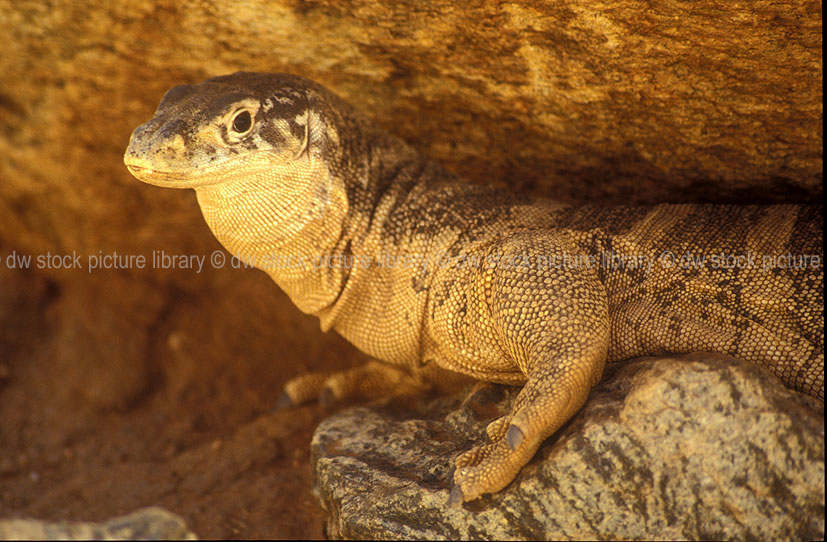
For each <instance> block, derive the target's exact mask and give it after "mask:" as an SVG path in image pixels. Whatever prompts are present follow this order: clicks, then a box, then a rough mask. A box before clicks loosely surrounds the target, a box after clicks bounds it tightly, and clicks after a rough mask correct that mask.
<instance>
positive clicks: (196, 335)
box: [0, 250, 354, 539]
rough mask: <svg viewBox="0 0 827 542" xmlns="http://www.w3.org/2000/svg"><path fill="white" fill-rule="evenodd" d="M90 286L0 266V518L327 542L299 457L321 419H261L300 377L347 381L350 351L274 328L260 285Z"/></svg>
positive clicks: (258, 278) (272, 291) (301, 412)
mask: <svg viewBox="0 0 827 542" xmlns="http://www.w3.org/2000/svg"><path fill="white" fill-rule="evenodd" d="M9 254H10V252H9V251H2V250H0V256H2V258H3V259H4V262H5V258H7V257H8V255H9ZM61 275H62V276H61ZM87 275H88V276H86V277H84V276H83V275H82V274H81V273H79V272H78V271H77V270H70V271H63V272H61V273H57V274H52V275H51V276H44V275H42V274H36V273H35V272H33V271H20V270H15V269H9V268H8V266H5V265H0V309H2V312H0V324H1V325H0V518H10V517H30V518H39V519H50V520H54V519H71V520H83V521H101V520H104V519H107V518H110V517H113V516H116V515H120V514H124V513H128V512H131V511H133V510H135V509H137V508H139V507H142V506H147V505H158V506H162V507H164V508H166V509H168V510H170V511H171V512H174V513H176V514H179V515H181V516H182V517H183V518H184V519H185V520H186V521H187V523H188V525H189V527H190V528H191V529H192V530H193V531H194V532H195V533H196V534H197V535H198V536H199V537H202V538H225V537H235V538H309V539H318V538H323V536H324V533H323V522H322V512H321V509H320V508H319V505H318V504H317V502H316V499H315V498H314V496H313V495H312V493H311V474H310V467H309V451H308V450H309V448H308V445H309V441H310V437H311V435H312V432H313V430H314V428H315V427H316V425H317V424H318V423H319V421H320V420H321V419H322V418H323V417H324V416H325V412H323V411H322V409H321V408H320V407H318V406H308V407H301V408H297V409H292V410H285V411H277V412H273V411H272V406H273V405H274V404H275V401H276V400H277V398H278V396H279V393H280V390H281V386H282V385H283V384H284V382H285V381H286V380H287V379H288V378H290V377H291V376H292V375H294V374H296V372H297V370H301V368H304V369H315V370H321V369H325V368H330V369H333V368H337V367H344V366H345V365H346V364H347V362H348V360H349V359H350V358H352V357H353V355H354V351H353V350H352V348H351V347H350V346H349V345H347V344H346V343H344V341H342V340H341V339H340V338H338V337H337V336H335V335H333V334H322V333H321V332H320V331H319V329H318V323H317V321H316V320H315V319H313V318H309V317H307V318H303V317H301V316H299V317H297V315H296V313H297V312H298V311H296V310H295V309H292V312H291V313H288V314H287V315H283V314H282V312H283V311H282V310H280V307H284V306H286V302H287V300H286V298H285V297H284V295H283V294H281V292H280V291H279V290H278V288H277V287H276V286H275V285H273V284H272V283H271V282H270V281H269V279H268V278H267V277H266V276H265V275H264V274H263V273H260V272H258V271H254V270H231V269H225V270H220V271H219V270H205V271H204V272H203V273H202V274H201V275H198V274H194V273H193V272H192V271H184V270H179V271H177V272H175V273H174V274H173V283H176V282H177V283H179V284H186V285H187V287H186V288H181V287H180V286H173V287H171V288H165V289H159V290H156V289H155V288H154V287H153V286H150V287H148V288H144V289H141V288H143V286H141V284H142V283H141V282H140V281H135V282H134V283H133V281H132V277H131V275H130V274H129V273H123V274H122V273H115V272H113V273H103V274H102V275H95V274H87ZM67 282H68V283H71V284H72V285H73V286H72V287H71V288H68V289H64V288H63V287H62V286H59V285H62V284H64V283H67ZM211 283H212V284H213V285H218V286H219V287H218V289H216V290H215V291H212V292H210V291H202V288H206V287H207V285H209V284H211ZM159 288H160V287H159ZM210 288H212V286H210ZM255 291H258V292H261V293H259V294H256V296H255V297H253V296H251V295H250V294H249V292H255ZM113 305H114V308H113ZM136 305H139V306H142V307H143V309H144V310H143V311H135V310H134V309H133V310H132V311H131V312H123V311H120V310H119V306H120V307H123V308H124V310H125V309H126V308H127V307H133V308H134V307H135V306H136ZM136 312H137V313H138V314H140V313H142V312H143V313H144V314H151V315H153V317H152V318H150V319H148V321H147V322H140V321H139V320H140V318H138V319H136V318H135V316H134V314H135V313H136ZM280 315H281V316H280ZM285 327H286V328H287V329H285ZM291 327H292V329H290V328H291ZM285 332H286V333H285ZM144 346H145V348H144ZM228 353H229V354H228Z"/></svg>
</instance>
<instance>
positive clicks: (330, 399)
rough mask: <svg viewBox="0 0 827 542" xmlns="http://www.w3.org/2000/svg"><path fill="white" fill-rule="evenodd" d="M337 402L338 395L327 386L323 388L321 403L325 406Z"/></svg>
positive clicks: (320, 396) (320, 395)
mask: <svg viewBox="0 0 827 542" xmlns="http://www.w3.org/2000/svg"><path fill="white" fill-rule="evenodd" d="M335 402H336V395H335V394H334V393H333V390H331V389H330V388H328V387H325V388H324V389H323V390H322V393H320V394H319V404H320V405H322V406H323V407H329V406H332V405H333V404H334V403H335Z"/></svg>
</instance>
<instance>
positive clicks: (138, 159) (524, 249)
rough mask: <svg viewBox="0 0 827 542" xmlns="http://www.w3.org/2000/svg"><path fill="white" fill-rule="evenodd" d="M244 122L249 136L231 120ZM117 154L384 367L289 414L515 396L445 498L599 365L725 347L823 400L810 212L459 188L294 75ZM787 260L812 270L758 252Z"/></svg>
mask: <svg viewBox="0 0 827 542" xmlns="http://www.w3.org/2000/svg"><path fill="white" fill-rule="evenodd" d="M243 111H248V112H249V113H250V115H251V118H252V126H251V127H249V128H247V123H245V122H241V123H240V124H237V125H234V124H233V121H234V119H235V118H236V117H237V116H238V115H239V114H241V112H243ZM239 125H240V126H241V127H242V128H244V131H243V133H240V132H239V131H238V130H237V129H236V127H237V126H239ZM125 162H126V164H127V166H128V167H129V170H130V171H131V172H132V173H133V174H134V175H135V176H136V177H137V178H139V179H140V180H142V181H144V182H148V183H150V184H156V185H159V186H166V187H175V188H193V189H194V190H195V192H196V195H197V198H198V203H199V205H200V206H201V210H202V212H203V214H204V218H205V220H206V221H207V224H208V225H209V227H210V228H211V230H212V232H213V233H214V234H215V236H216V237H217V238H218V240H219V241H220V242H221V243H222V244H223V245H224V246H225V247H226V248H227V249H228V250H229V251H230V252H232V253H233V254H235V255H238V256H240V257H243V258H247V259H248V261H253V263H254V264H255V265H256V266H257V267H259V268H261V269H263V270H264V271H266V272H267V273H268V274H269V275H270V276H271V277H272V278H273V280H274V281H275V282H276V283H278V285H279V286H280V287H281V288H282V289H284V290H285V292H287V294H288V295H289V296H290V298H291V299H292V300H293V302H294V303H296V305H297V306H298V307H299V308H300V309H301V310H303V311H305V312H307V313H311V314H314V315H316V316H318V317H319V319H320V322H321V325H322V328H323V329H330V328H333V329H336V330H337V331H338V332H339V333H341V334H342V335H343V336H344V337H345V338H347V339H348V340H350V341H351V342H352V343H353V344H354V345H356V346H357V347H358V348H360V349H361V350H362V351H364V352H365V353H367V354H368V355H369V356H371V357H372V358H375V359H376V360H380V361H381V362H384V363H379V362H377V361H370V362H369V363H368V364H366V365H365V366H363V367H359V368H356V369H352V370H350V371H345V372H341V373H336V374H330V375H319V374H313V375H303V376H300V377H298V378H296V379H295V380H293V381H291V382H290V383H288V385H287V386H286V388H285V401H286V402H287V403H291V404H298V403H300V402H303V401H307V400H312V399H314V398H317V397H320V396H323V397H324V398H325V399H326V400H341V399H343V398H345V397H351V396H359V397H365V396H373V395H381V394H387V393H410V392H413V391H416V390H417V389H422V388H425V387H427V386H431V385H436V386H438V387H449V386H450V385H452V384H454V383H459V382H465V381H467V380H468V379H469V378H471V379H478V380H484V381H493V382H502V383H507V384H515V385H521V386H523V388H522V391H521V393H520V394H519V397H518V399H517V401H516V403H515V405H514V407H513V410H512V411H511V412H510V413H509V414H508V415H507V416H504V417H503V418H500V419H497V420H494V421H493V422H491V423H490V424H489V426H488V428H487V434H488V437H489V439H490V441H489V443H488V444H485V445H482V446H478V447H476V448H473V449H471V450H469V451H467V452H465V453H464V454H462V455H460V456H459V457H458V458H457V459H456V467H457V468H456V471H455V474H454V482H455V486H454V488H453V489H452V491H451V494H450V498H449V501H450V502H452V503H456V502H460V501H462V500H471V499H474V498H476V497H478V496H479V495H481V494H483V493H490V492H495V491H498V490H500V489H501V488H503V487H505V486H506V485H507V484H508V483H509V482H510V481H511V480H512V479H513V478H514V476H515V475H516V474H517V473H518V472H519V470H520V469H521V468H522V466H523V465H525V463H526V462H528V461H529V460H530V459H531V457H532V456H533V455H534V453H535V451H536V450H537V448H538V447H539V446H540V444H541V443H542V441H543V440H544V439H545V438H547V437H548V436H549V435H551V434H553V433H554V432H555V431H557V430H558V429H559V428H560V427H561V426H562V425H563V424H564V423H565V422H566V421H567V420H568V419H569V418H570V417H571V416H573V415H574V414H575V413H576V412H577V410H578V409H579V408H580V407H581V406H582V405H583V403H584V402H585V400H586V398H587V396H588V394H589V390H590V388H591V387H592V386H593V385H595V384H596V383H597V382H598V381H599V380H600V377H601V375H602V372H603V367H604V365H605V363H606V362H607V361H616V360H622V359H626V358H630V357H633V356H640V355H658V354H667V353H681V352H693V351H714V352H721V353H727V354H732V355H735V356H738V357H741V358H743V359H745V360H747V361H750V362H753V363H756V364H759V365H762V366H765V367H767V368H769V369H770V370H771V371H772V372H773V373H775V374H776V375H777V376H778V377H779V378H781V379H782V380H783V381H784V383H785V384H786V385H787V386H789V387H792V388H795V389H797V390H799V391H802V392H804V393H808V394H810V395H812V396H815V397H819V398H822V399H823V397H824V367H823V361H824V304H823V267H822V260H823V252H822V248H821V242H822V232H823V222H822V217H821V207H806V206H803V207H802V206H792V205H779V206H769V207H758V206H701V205H659V206H655V207H613V208H605V207H571V206H564V205H560V204H556V203H554V202H550V201H539V200H537V201H535V200H534V199H532V198H528V197H525V196H520V195H515V194H510V193H507V192H503V191H498V190H494V189H491V188H485V187H480V186H475V185H468V184H463V183H460V182H457V181H456V180H455V179H454V178H453V176H452V175H451V174H450V173H448V172H447V171H445V170H444V169H442V168H441V167H440V166H439V165H437V164H435V163H433V162H431V161H429V160H428V159H426V158H424V157H422V156H420V155H418V154H417V153H416V152H415V151H413V150H412V149H411V148H410V147H409V146H407V145H406V144H405V143H403V142H402V141H400V140H399V139H397V138H395V137H394V136H392V135H390V134H388V133H386V132H384V131H382V130H380V129H378V128H376V127H374V126H373V125H372V124H371V123H370V122H368V121H367V120H366V119H365V118H364V117H362V116H361V115H359V114H358V113H357V112H355V110H354V109H353V108H351V107H350V106H349V105H347V104H346V103H344V102H343V101H342V100H341V99H339V98H338V97H336V96H335V95H334V94H333V93H331V92H329V91H327V90H325V89H324V88H322V87H321V86H319V85H317V84H315V83H313V82H311V81H307V80H305V79H302V78H300V77H296V76H290V75H270V74H253V73H237V74H233V75H229V76H223V77H217V78H214V79H210V80H208V81H206V82H204V83H201V84H199V85H192V86H183V87H175V88H173V89H172V90H170V91H169V93H168V94H167V95H166V96H165V97H164V99H163V101H162V102H161V105H160V106H159V108H158V110H157V111H156V113H155V116H154V117H153V119H152V120H150V121H149V122H148V123H146V124H144V125H142V126H140V127H138V128H137V129H136V130H135V132H134V134H133V136H132V139H131V141H130V144H129V148H128V149H127V151H126V155H125ZM787 254H790V255H793V256H796V257H797V256H802V255H808V256H815V257H817V258H819V259H818V260H817V261H813V260H810V264H809V265H803V266H798V267H796V266H789V265H786V266H782V265H774V266H771V265H767V262H766V261H764V260H763V259H762V258H771V257H778V256H783V255H787ZM750 255H752V257H753V258H756V259H755V261H752V262H751V261H749V258H750ZM729 256H732V257H737V258H740V260H736V261H734V263H733V265H724V264H725V263H726V262H727V261H728V260H727V259H726V257H729ZM670 257H671V259H670ZM279 258H281V259H280V260H279ZM701 258H702V259H701ZM715 258H720V260H718V265H717V266H716V265H715ZM276 260H278V262H280V263H278V262H276ZM288 260H289V262H290V265H285V262H288ZM274 262H276V263H274ZM687 262H688V263H687ZM738 262H741V263H742V264H743V265H740V266H739V265H737V263H738Z"/></svg>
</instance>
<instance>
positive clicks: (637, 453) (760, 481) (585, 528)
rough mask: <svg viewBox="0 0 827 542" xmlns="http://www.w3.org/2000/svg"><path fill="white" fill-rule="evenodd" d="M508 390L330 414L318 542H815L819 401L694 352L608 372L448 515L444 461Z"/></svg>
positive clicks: (319, 472)
mask: <svg viewBox="0 0 827 542" xmlns="http://www.w3.org/2000/svg"><path fill="white" fill-rule="evenodd" d="M515 396H516V391H515V389H513V388H506V387H502V386H490V385H489V386H485V387H483V388H481V389H477V391H476V392H475V393H472V394H471V395H470V397H469V396H467V394H466V395H463V396H461V397H454V398H442V399H436V400H431V401H430V402H428V401H426V400H424V399H422V400H420V399H415V400H407V401H402V400H396V401H394V402H391V403H389V404H385V405H382V406H374V407H370V408H353V409H349V410H346V411H343V412H341V413H339V414H337V415H335V416H333V417H331V418H330V419H328V420H327V421H325V422H324V423H323V424H321V425H320V426H319V428H318V429H317V431H316V433H315V435H314V437H313V444H312V450H313V467H314V473H315V491H316V494H317V495H318V496H319V498H320V500H321V502H322V506H323V507H324V508H325V510H326V511H327V514H328V519H327V528H328V536H330V537H331V538H395V539H401V538H434V539H445V538H449V539H456V538H474V539H494V538H518V539H544V538H552V539H573V538H629V539H651V538H655V539H676V538H679V539H742V538H759V539H769V538H776V537H779V538H785V539H799V540H803V539H808V540H809V539H819V538H823V537H824V415H823V403H822V402H820V401H817V400H811V399H810V398H808V397H805V396H802V395H800V394H798V393H796V392H793V391H790V390H787V389H786V388H784V387H783V385H782V384H781V383H780V382H779V381H778V380H777V379H776V378H775V377H773V376H772V375H770V374H769V373H767V372H766V371H764V370H763V369H761V368H759V367H756V366H753V365H750V364H747V363H744V362H740V361H738V360H734V359H732V358H730V357H727V356H720V355H712V354H694V355H688V356H680V357H675V358H664V359H644V360H638V361H634V362H629V363H627V364H625V365H623V366H620V367H610V368H608V369H607V374H606V376H605V377H604V380H603V383H602V384H601V385H600V386H598V387H597V388H595V389H594V390H593V392H592V395H591V397H590V398H589V401H588V402H587V404H586V407H585V408H584V409H583V410H582V411H581V412H580V413H579V414H578V415H577V416H576V417H575V419H574V420H573V421H572V422H570V423H569V424H568V425H567V426H566V427H564V428H563V430H562V431H561V432H560V433H559V434H558V435H557V436H556V437H554V438H552V439H551V440H549V441H548V442H546V443H545V444H544V446H543V447H542V448H541V449H540V451H539V452H538V454H537V456H536V457H535V458H534V460H533V461H532V462H531V463H529V465H527V466H526V467H525V468H524V469H523V471H522V472H521V473H520V475H519V476H518V477H517V479H516V480H515V481H514V482H513V483H512V484H511V485H509V486H508V487H507V488H506V489H505V490H503V491H502V492H500V493H498V494H495V495H486V496H484V497H483V498H481V499H479V500H477V501H475V502H472V503H466V504H465V505H463V506H462V507H459V508H447V507H446V504H445V503H446V500H447V498H448V486H449V480H450V474H451V472H450V468H451V467H450V464H451V459H452V458H453V457H454V456H455V455H456V454H457V453H459V452H461V451H463V450H465V449H467V447H469V446H470V445H471V444H472V443H473V442H474V440H475V439H477V438H479V437H478V436H479V435H480V434H481V432H482V430H483V428H484V426H485V424H486V422H487V421H490V420H491V419H493V418H495V417H497V416H499V415H500V413H502V412H505V411H506V410H507V409H508V408H509V404H510V403H511V401H513V399H514V397H515Z"/></svg>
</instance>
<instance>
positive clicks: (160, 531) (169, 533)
mask: <svg viewBox="0 0 827 542" xmlns="http://www.w3.org/2000/svg"><path fill="white" fill-rule="evenodd" d="M0 540H196V536H195V535H194V534H193V533H192V532H191V531H190V530H189V529H188V528H187V525H186V523H185V522H184V520H183V519H181V518H180V517H178V516H176V515H175V514H172V513H170V512H167V511H166V510H164V509H163V508H158V507H148V508H142V509H140V510H137V511H135V512H133V513H131V514H129V515H126V516H121V517H117V518H114V519H110V520H108V521H104V522H102V523H83V522H70V521H58V522H46V521H39V520H34V519H5V520H0Z"/></svg>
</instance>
